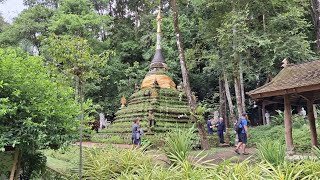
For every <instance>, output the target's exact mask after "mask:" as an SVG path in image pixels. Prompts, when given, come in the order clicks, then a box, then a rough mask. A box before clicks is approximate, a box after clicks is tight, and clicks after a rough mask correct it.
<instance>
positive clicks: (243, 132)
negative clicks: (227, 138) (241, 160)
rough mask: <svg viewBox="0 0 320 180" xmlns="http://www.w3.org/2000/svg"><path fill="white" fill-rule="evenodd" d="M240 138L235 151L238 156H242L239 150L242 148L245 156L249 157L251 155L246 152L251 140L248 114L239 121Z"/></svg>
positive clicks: (243, 114) (244, 114) (243, 115)
mask: <svg viewBox="0 0 320 180" xmlns="http://www.w3.org/2000/svg"><path fill="white" fill-rule="evenodd" d="M238 127H239V128H238V132H237V133H238V137H239V142H238V145H237V147H236V149H235V150H234V151H235V152H236V153H237V154H240V152H239V149H240V148H241V147H242V149H243V155H248V154H249V153H247V152H246V144H247V143H248V138H249V130H248V121H247V113H242V117H241V118H240V119H239V122H238Z"/></svg>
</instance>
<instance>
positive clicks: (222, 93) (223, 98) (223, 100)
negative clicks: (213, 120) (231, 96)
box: [219, 77, 230, 128]
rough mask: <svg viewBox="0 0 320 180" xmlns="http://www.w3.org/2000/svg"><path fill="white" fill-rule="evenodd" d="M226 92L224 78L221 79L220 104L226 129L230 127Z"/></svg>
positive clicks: (221, 115)
mask: <svg viewBox="0 0 320 180" xmlns="http://www.w3.org/2000/svg"><path fill="white" fill-rule="evenodd" d="M226 103H227V102H226V90H225V88H224V81H223V77H220V78H219V104H220V112H219V114H220V117H222V118H223V119H224V123H225V125H226V128H227V127H229V126H230V124H229V120H228V118H227V112H226Z"/></svg>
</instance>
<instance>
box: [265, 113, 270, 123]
mask: <svg viewBox="0 0 320 180" xmlns="http://www.w3.org/2000/svg"><path fill="white" fill-rule="evenodd" d="M264 117H265V118H266V122H267V125H270V114H269V112H268V111H266V113H265V114H264Z"/></svg>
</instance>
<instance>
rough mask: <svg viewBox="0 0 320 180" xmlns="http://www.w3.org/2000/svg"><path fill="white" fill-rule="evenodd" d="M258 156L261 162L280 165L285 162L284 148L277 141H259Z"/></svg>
mask: <svg viewBox="0 0 320 180" xmlns="http://www.w3.org/2000/svg"><path fill="white" fill-rule="evenodd" d="M257 148H258V156H259V158H260V159H261V160H262V161H267V162H269V163H271V164H273V165H281V164H283V163H284V161H285V147H284V145H283V144H282V143H281V142H279V141H270V140H266V139H264V140H261V141H260V143H257Z"/></svg>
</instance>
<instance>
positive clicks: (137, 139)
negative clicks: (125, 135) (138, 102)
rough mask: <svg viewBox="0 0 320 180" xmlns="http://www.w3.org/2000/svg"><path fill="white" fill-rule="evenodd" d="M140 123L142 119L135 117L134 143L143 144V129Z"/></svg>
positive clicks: (133, 127)
mask: <svg viewBox="0 0 320 180" xmlns="http://www.w3.org/2000/svg"><path fill="white" fill-rule="evenodd" d="M139 125H140V119H138V118H137V119H135V120H134V121H133V126H132V136H131V140H132V144H134V145H140V144H141V135H142V132H143V131H142V129H141V128H140V127H139Z"/></svg>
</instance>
